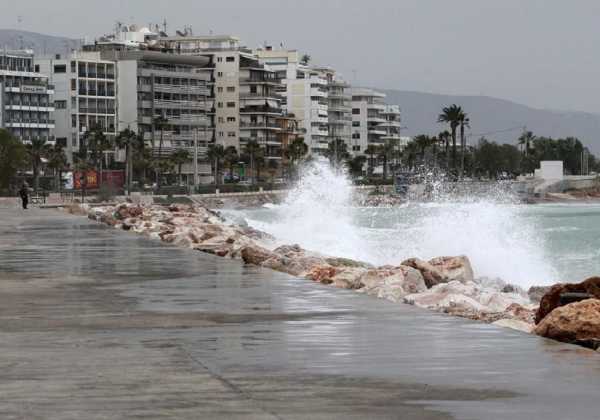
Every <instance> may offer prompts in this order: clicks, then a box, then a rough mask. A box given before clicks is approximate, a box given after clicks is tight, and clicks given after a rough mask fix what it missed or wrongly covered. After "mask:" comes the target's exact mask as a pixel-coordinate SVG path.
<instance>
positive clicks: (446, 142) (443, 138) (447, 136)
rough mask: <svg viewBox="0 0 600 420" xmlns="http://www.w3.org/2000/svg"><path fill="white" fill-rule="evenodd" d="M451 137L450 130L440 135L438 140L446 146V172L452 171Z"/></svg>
mask: <svg viewBox="0 0 600 420" xmlns="http://www.w3.org/2000/svg"><path fill="white" fill-rule="evenodd" d="M450 137H451V135H450V132H449V131H448V130H444V131H442V132H441V133H440V134H438V139H439V140H440V143H441V144H442V145H443V146H444V153H445V155H446V170H448V169H450Z"/></svg>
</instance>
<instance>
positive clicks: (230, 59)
mask: <svg viewBox="0 0 600 420" xmlns="http://www.w3.org/2000/svg"><path fill="white" fill-rule="evenodd" d="M225 61H227V62H228V63H233V62H234V61H235V57H227V59H226V60H225Z"/></svg>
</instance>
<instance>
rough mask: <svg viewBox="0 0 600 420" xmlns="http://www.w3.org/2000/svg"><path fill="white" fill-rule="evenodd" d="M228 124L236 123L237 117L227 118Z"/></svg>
mask: <svg viewBox="0 0 600 420" xmlns="http://www.w3.org/2000/svg"><path fill="white" fill-rule="evenodd" d="M227 122H235V117H227Z"/></svg>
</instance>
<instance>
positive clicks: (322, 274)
mask: <svg viewBox="0 0 600 420" xmlns="http://www.w3.org/2000/svg"><path fill="white" fill-rule="evenodd" d="M337 272H338V271H337V269H336V268H335V267H331V266H329V265H317V266H315V267H313V268H312V269H311V270H310V272H309V273H308V275H307V277H308V278H309V279H311V280H313V281H317V282H319V283H323V284H331V283H333V278H334V277H335V275H336V273H337Z"/></svg>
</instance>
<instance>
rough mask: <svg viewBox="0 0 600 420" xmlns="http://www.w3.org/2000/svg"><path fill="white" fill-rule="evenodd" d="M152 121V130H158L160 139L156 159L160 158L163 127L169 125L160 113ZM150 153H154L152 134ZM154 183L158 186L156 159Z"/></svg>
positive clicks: (157, 163) (158, 164) (158, 173)
mask: <svg viewBox="0 0 600 420" xmlns="http://www.w3.org/2000/svg"><path fill="white" fill-rule="evenodd" d="M152 123H153V124H154V132H156V130H160V141H159V142H158V157H157V158H158V160H160V159H161V158H162V148H163V139H164V132H165V128H167V127H168V125H169V120H167V119H166V118H165V117H164V116H162V115H160V116H158V117H154V120H153V121H152ZM152 154H154V136H152ZM155 176H156V185H157V186H160V163H159V162H158V161H157V162H156V173H155Z"/></svg>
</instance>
